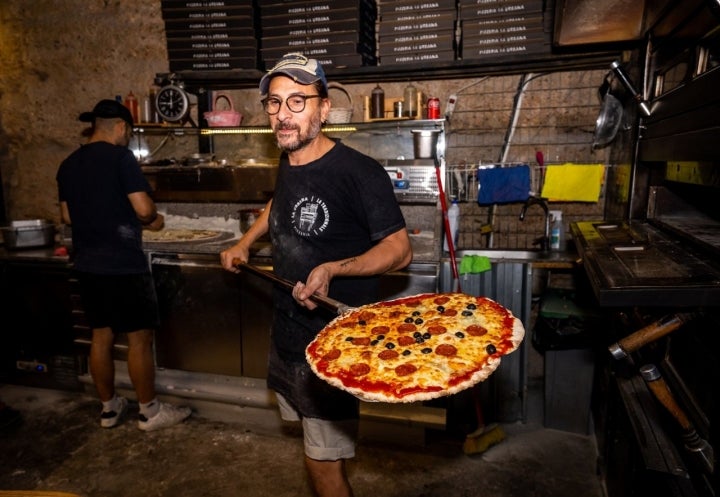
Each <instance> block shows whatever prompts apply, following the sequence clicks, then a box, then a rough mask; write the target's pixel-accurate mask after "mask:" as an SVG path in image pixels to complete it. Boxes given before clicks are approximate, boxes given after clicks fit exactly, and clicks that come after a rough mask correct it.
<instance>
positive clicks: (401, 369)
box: [395, 364, 417, 376]
mask: <svg viewBox="0 0 720 497" xmlns="http://www.w3.org/2000/svg"><path fill="white" fill-rule="evenodd" d="M415 371H417V367H416V366H414V365H412V364H400V365H399V366H397V367H396V368H395V374H396V375H398V376H407V375H409V374H413V373H414V372H415Z"/></svg>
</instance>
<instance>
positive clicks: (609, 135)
mask: <svg viewBox="0 0 720 497" xmlns="http://www.w3.org/2000/svg"><path fill="white" fill-rule="evenodd" d="M622 120H623V106H622V103H620V100H618V99H617V97H615V96H614V95H613V94H612V93H610V92H607V93H606V94H605V95H604V96H603V98H602V106H601V107H600V114H598V117H597V120H596V121H595V134H594V136H593V145H592V148H593V150H596V149H598V148H603V147H607V146H608V145H610V143H612V141H613V140H614V139H615V136H616V135H617V132H618V130H619V129H620V124H622Z"/></svg>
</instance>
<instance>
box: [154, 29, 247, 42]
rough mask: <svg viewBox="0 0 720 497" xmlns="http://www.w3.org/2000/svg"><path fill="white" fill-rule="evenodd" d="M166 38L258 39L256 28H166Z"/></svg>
mask: <svg viewBox="0 0 720 497" xmlns="http://www.w3.org/2000/svg"><path fill="white" fill-rule="evenodd" d="M165 38H166V39H168V40H170V39H173V40H174V39H186V40H187V39H190V40H223V39H226V38H245V39H246V40H248V41H249V40H254V41H255V40H257V37H256V32H255V29H254V28H242V29H232V28H227V29H177V30H176V29H166V30H165Z"/></svg>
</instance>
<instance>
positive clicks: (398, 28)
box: [378, 12, 455, 37]
mask: <svg viewBox="0 0 720 497" xmlns="http://www.w3.org/2000/svg"><path fill="white" fill-rule="evenodd" d="M411 17H413V18H414V19H415V20H411V19H408V20H390V21H386V20H385V19H383V20H382V21H380V22H379V23H378V35H379V36H380V37H383V36H392V35H397V34H405V33H413V32H417V31H448V30H453V29H455V14H454V13H448V12H443V13H442V14H440V15H438V16H431V17H424V18H423V17H422V16H420V17H417V16H411Z"/></svg>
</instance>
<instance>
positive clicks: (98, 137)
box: [56, 100, 191, 431]
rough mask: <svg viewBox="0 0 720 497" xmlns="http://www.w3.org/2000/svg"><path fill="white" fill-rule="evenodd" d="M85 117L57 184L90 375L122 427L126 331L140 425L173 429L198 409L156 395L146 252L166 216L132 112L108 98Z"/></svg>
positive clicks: (109, 419)
mask: <svg viewBox="0 0 720 497" xmlns="http://www.w3.org/2000/svg"><path fill="white" fill-rule="evenodd" d="M80 120H81V121H85V122H91V123H92V128H91V130H90V133H91V134H90V138H89V140H88V143H86V144H84V145H82V146H81V147H80V148H79V149H77V150H76V151H74V152H73V153H72V154H70V155H69V156H68V157H67V158H66V159H65V160H64V161H63V162H62V164H61V165H60V167H59V169H58V172H57V176H56V179H57V184H58V193H59V199H60V211H61V216H62V220H63V222H64V223H66V224H68V225H71V226H72V247H73V248H72V252H71V256H72V263H73V274H74V276H75V277H76V278H77V281H78V283H79V288H80V295H81V298H82V303H83V307H84V310H85V313H86V316H87V318H88V321H89V323H90V326H91V328H92V343H91V346H90V374H91V375H92V378H93V382H94V384H95V388H96V389H97V392H98V396H99V397H100V400H101V401H102V412H101V414H100V426H102V427H103V428H112V427H114V426H117V425H118V423H119V422H120V421H121V419H122V418H123V416H124V415H125V412H126V410H127V405H128V401H127V399H125V398H124V397H120V396H118V395H117V394H116V392H115V363H114V361H113V343H114V341H115V335H116V334H118V333H125V334H126V335H127V341H128V358H127V367H128V373H129V375H130V380H131V382H132V384H133V387H134V389H135V394H136V396H137V401H138V404H139V407H140V415H139V420H138V428H140V429H141V430H144V431H151V430H157V429H160V428H164V427H167V426H172V425H175V424H177V423H179V422H181V421H183V420H184V419H185V418H187V417H188V416H190V414H191V410H190V408H188V407H174V406H172V405H170V404H166V403H163V402H160V401H159V400H158V399H157V397H156V393H155V366H154V362H153V333H154V330H155V329H156V328H157V326H158V308H157V305H158V302H157V296H156V295H155V288H154V286H153V281H152V276H151V274H150V267H149V263H148V261H147V259H146V257H145V253H144V252H143V249H142V229H143V227H144V228H147V229H150V230H155V231H157V230H160V229H162V227H163V225H164V218H163V216H162V215H161V214H159V213H158V212H157V208H156V206H155V203H154V202H153V200H152V198H151V197H150V192H151V188H150V185H149V184H148V182H147V180H146V179H145V177H144V176H143V174H142V171H141V170H140V166H139V164H138V162H137V159H136V158H135V156H134V155H133V153H132V152H131V151H130V150H129V149H128V144H129V143H130V137H131V136H132V129H133V119H132V115H131V114H130V111H129V110H128V109H127V108H126V107H124V106H123V105H122V104H120V103H119V102H116V101H114V100H101V101H100V102H98V104H97V105H96V106H95V108H94V109H93V110H92V112H85V113H83V114H81V115H80Z"/></svg>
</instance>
